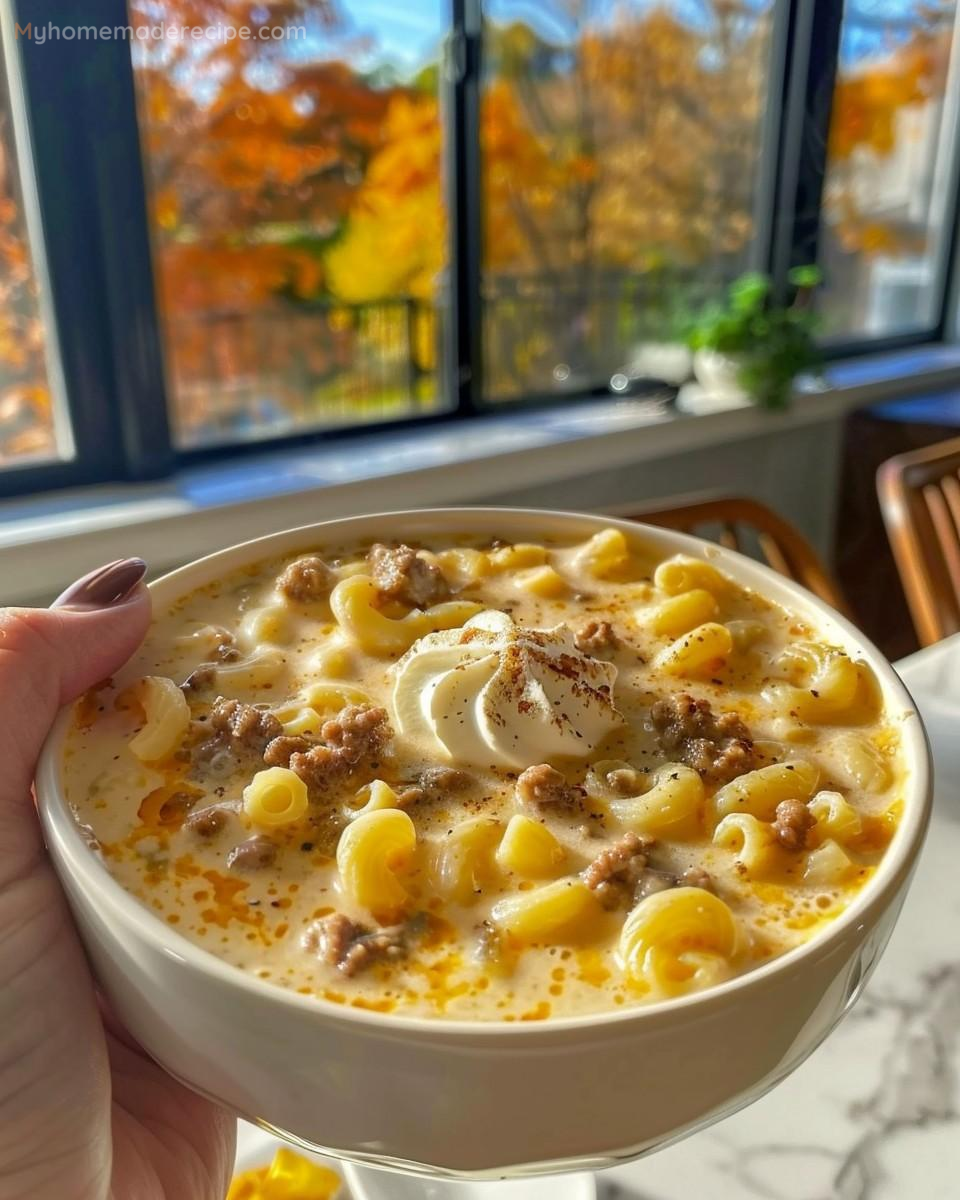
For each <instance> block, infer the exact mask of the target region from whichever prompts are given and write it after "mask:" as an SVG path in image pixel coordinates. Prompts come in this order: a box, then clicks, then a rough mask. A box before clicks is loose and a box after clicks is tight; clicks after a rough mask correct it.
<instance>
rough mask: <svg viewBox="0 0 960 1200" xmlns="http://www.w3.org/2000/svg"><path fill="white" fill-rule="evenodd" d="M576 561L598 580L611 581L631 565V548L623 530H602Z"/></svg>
mask: <svg viewBox="0 0 960 1200" xmlns="http://www.w3.org/2000/svg"><path fill="white" fill-rule="evenodd" d="M576 561H577V565H578V566H580V567H581V568H582V569H583V570H585V571H586V572H587V573H588V574H590V575H592V576H594V577H595V578H596V579H609V578H611V577H612V576H614V575H617V574H620V573H622V572H623V570H624V569H625V568H626V567H627V566H628V565H629V563H630V547H629V545H628V544H627V539H626V537H625V535H624V533H623V531H622V530H621V529H602V530H601V531H600V532H599V533H595V534H594V535H593V537H592V538H590V540H589V541H588V542H587V544H586V545H585V546H584V548H583V549H582V550H581V551H580V553H579V554H578V555H577V560H576Z"/></svg>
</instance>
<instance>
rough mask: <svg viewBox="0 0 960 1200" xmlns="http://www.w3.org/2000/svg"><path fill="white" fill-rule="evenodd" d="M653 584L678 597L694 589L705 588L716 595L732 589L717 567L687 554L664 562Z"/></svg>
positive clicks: (655, 575) (654, 574) (656, 573)
mask: <svg viewBox="0 0 960 1200" xmlns="http://www.w3.org/2000/svg"><path fill="white" fill-rule="evenodd" d="M653 582H654V584H656V586H657V587H658V588H659V589H660V591H661V592H666V594H667V595H668V596H678V595H680V593H681V592H689V591H691V590H693V589H694V588H703V589H704V590H705V591H708V592H713V593H714V594H715V595H716V594H718V593H722V592H724V591H727V590H728V589H729V588H730V582H729V580H727V579H726V578H725V577H724V576H723V575H721V574H720V572H719V571H718V570H717V569H716V567H711V566H710V564H709V563H705V562H702V561H701V560H700V559H699V558H688V557H687V556H686V555H685V554H677V555H675V556H674V557H673V558H668V559H667V560H666V562H662V563H661V564H660V565H659V566H658V567H657V569H656V570H655V571H654V573H653Z"/></svg>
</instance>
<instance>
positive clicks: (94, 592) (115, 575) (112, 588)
mask: <svg viewBox="0 0 960 1200" xmlns="http://www.w3.org/2000/svg"><path fill="white" fill-rule="evenodd" d="M146 573H147V564H146V563H145V562H144V561H143V559H142V558H118V559H117V561H116V562H112V563H107V565H106V566H105V567H97V569H96V570H95V571H91V572H90V574H89V575H84V577H83V578H82V579H78V580H77V582H76V583H71V584H70V586H69V587H68V588H67V590H66V591H65V592H63V593H62V595H60V596H58V597H57V598H56V600H54V602H53V604H52V605H51V606H50V607H51V608H108V607H109V606H110V605H111V604H119V603H120V602H121V601H122V600H126V599H127V597H128V596H129V595H130V594H131V593H132V592H133V590H134V589H135V588H136V586H137V584H138V583H139V582H140V580H141V579H142V578H143V577H144V575H145V574H146Z"/></svg>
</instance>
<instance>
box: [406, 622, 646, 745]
mask: <svg viewBox="0 0 960 1200" xmlns="http://www.w3.org/2000/svg"><path fill="white" fill-rule="evenodd" d="M394 671H395V680H394V689H393V708H394V717H395V719H396V723H397V728H398V730H399V732H400V734H401V735H402V736H403V737H407V738H411V739H415V740H416V741H417V742H419V743H420V744H421V745H424V746H425V747H426V748H427V749H428V750H429V752H430V753H432V754H435V755H438V756H440V757H443V756H446V757H447V758H448V759H449V760H450V761H452V762H456V763H463V764H471V765H473V766H497V767H505V768H520V769H523V768H524V767H528V766H530V765H532V764H534V763H540V762H544V761H547V760H549V759H550V758H552V757H554V756H572V757H578V758H580V757H583V756H585V755H587V754H590V753H591V752H592V751H593V750H594V749H595V748H596V746H597V745H598V743H599V742H600V741H601V740H602V739H603V737H604V736H605V735H606V734H607V733H608V732H609V731H610V730H611V729H613V728H614V727H615V726H617V725H619V724H621V723H622V720H623V718H622V717H621V716H620V714H619V713H618V712H617V710H616V708H615V707H614V704H613V686H614V683H615V682H616V678H617V668H616V667H615V666H614V665H613V664H612V663H608V662H602V661H601V660H599V659H596V658H591V657H590V656H589V655H587V654H582V653H581V652H580V651H579V650H578V649H577V648H576V646H575V644H574V641H573V637H572V635H571V633H570V631H569V630H568V629H567V628H566V626H564V625H558V626H557V627H556V628H555V629H524V628H521V627H520V626H518V625H516V624H515V623H514V622H513V621H512V620H511V619H510V617H509V616H508V615H507V614H506V613H503V612H497V611H494V610H489V611H486V612H482V613H478V614H477V615H476V616H475V617H471V618H470V620H469V621H467V623H466V624H465V625H464V626H463V627H462V628H461V629H447V630H442V631H441V632H439V633H430V634H427V635H426V636H425V637H422V638H420V639H419V641H416V642H414V644H413V645H412V646H411V647H410V649H409V650H408V651H407V653H406V654H405V655H404V657H403V658H402V659H401V660H400V661H399V662H398V663H397V665H396V667H395V668H394Z"/></svg>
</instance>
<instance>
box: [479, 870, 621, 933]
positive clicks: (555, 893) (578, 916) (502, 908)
mask: <svg viewBox="0 0 960 1200" xmlns="http://www.w3.org/2000/svg"><path fill="white" fill-rule="evenodd" d="M598 908H599V905H598V903H597V899H596V897H595V896H594V894H593V892H592V891H591V890H590V889H589V888H588V887H587V885H586V884H585V883H584V882H583V880H582V879H558V880H556V881H555V882H554V883H545V884H544V885H543V886H542V887H538V888H533V889H532V890H531V891H529V892H518V893H517V895H515V896H508V897H506V899H504V900H500V901H498V903H496V904H495V905H494V906H493V912H492V917H493V920H494V922H495V923H496V924H497V925H499V926H500V928H501V929H503V930H504V931H505V932H506V933H508V934H509V935H510V936H511V937H512V938H514V939H516V941H518V942H520V943H527V944H530V943H534V942H538V943H540V944H542V945H550V944H551V942H553V941H555V940H563V938H564V937H566V936H567V935H569V933H570V932H571V929H572V928H574V927H576V926H581V927H582V925H583V923H584V922H585V921H587V920H589V918H590V917H591V916H595V915H596V913H597V911H598Z"/></svg>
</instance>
